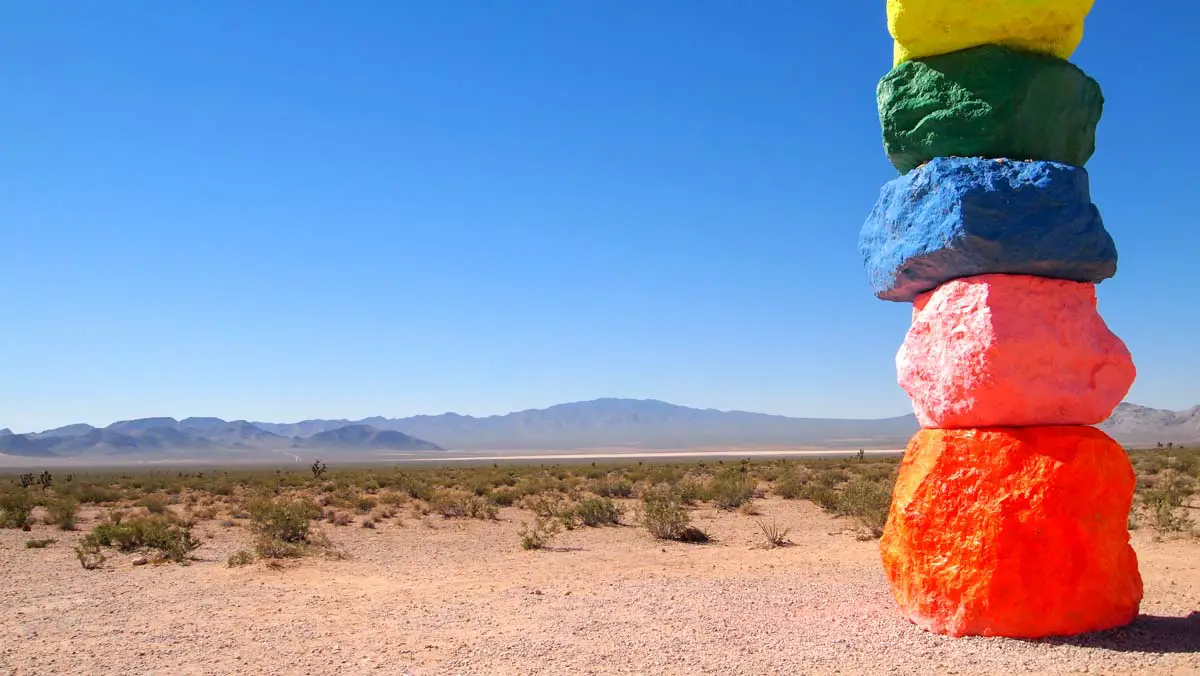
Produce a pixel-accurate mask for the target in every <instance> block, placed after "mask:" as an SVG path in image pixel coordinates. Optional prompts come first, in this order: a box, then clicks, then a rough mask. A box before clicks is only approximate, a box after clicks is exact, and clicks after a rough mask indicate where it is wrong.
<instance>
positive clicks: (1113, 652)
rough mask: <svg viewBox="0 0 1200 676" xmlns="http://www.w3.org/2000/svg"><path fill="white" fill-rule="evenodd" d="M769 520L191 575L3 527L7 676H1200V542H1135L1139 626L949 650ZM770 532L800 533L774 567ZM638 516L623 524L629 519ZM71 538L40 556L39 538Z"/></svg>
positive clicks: (849, 540)
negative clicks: (535, 547) (658, 536)
mask: <svg viewBox="0 0 1200 676" xmlns="http://www.w3.org/2000/svg"><path fill="white" fill-rule="evenodd" d="M756 504H757V505H758V507H759V509H760V510H761V511H762V512H763V513H764V514H765V517H753V516H746V515H743V514H738V513H736V512H717V511H714V510H712V509H703V510H699V511H697V512H695V513H694V515H693V517H694V520H695V522H696V523H697V524H698V525H700V526H701V527H703V528H704V529H705V530H707V531H708V532H710V533H711V534H712V535H713V536H714V537H715V538H716V541H715V542H713V543H710V544H704V545H695V544H684V543H677V542H661V541H656V540H652V539H651V538H650V537H649V536H648V535H647V534H646V532H645V531H644V530H643V529H640V528H636V527H633V526H621V527H608V528H580V529H577V530H573V531H567V532H564V533H562V534H561V535H559V536H558V538H557V539H556V540H555V542H554V546H555V547H556V549H555V550H552V551H524V550H522V549H521V548H520V545H519V541H518V536H517V530H518V527H519V525H520V523H521V521H524V520H528V519H529V518H530V517H531V515H530V513H529V512H525V511H521V510H517V509H512V508H508V509H503V510H501V512H500V518H499V520H497V521H474V520H450V519H443V518H441V517H438V516H425V517H421V518H417V517H414V516H413V515H412V514H409V513H408V512H405V513H404V514H403V516H402V517H399V516H398V517H395V518H392V519H388V520H386V521H382V522H380V523H379V525H378V527H377V528H375V529H373V530H371V529H366V528H362V527H360V526H359V525H358V522H355V523H354V525H352V526H348V527H337V526H333V525H330V524H327V523H322V524H321V526H320V528H321V529H322V530H324V531H325V532H326V533H327V534H328V535H329V537H330V539H331V540H332V541H333V542H334V544H335V545H337V546H338V547H339V548H341V549H342V550H343V551H345V552H346V553H347V554H348V555H349V558H347V559H345V560H332V559H324V558H306V559H301V560H298V561H290V562H288V563H286V564H284V565H283V567H282V568H273V567H270V566H268V565H266V564H264V563H263V562H257V563H254V564H252V565H249V566H244V567H239V568H229V567H227V566H226V559H227V557H228V556H229V555H230V554H231V553H233V552H234V551H236V550H238V549H240V548H243V547H247V546H248V545H249V543H250V541H251V537H250V534H249V533H248V532H246V529H245V528H244V526H243V525H242V522H239V523H238V525H235V526H226V525H222V522H219V521H206V522H201V523H200V524H198V525H197V526H196V527H195V528H194V532H195V533H196V534H198V535H199V536H200V537H201V538H202V539H203V541H204V545H203V546H202V547H201V548H200V549H198V550H197V551H196V552H195V556H196V558H197V560H195V561H193V562H192V563H190V564H189V565H178V564H169V563H168V564H154V563H151V564H149V565H140V566H135V565H133V560H134V555H122V554H117V553H115V552H110V553H109V556H110V558H109V560H108V561H107V562H106V563H105V565H104V567H103V568H102V569H101V570H97V571H87V570H84V569H82V568H81V566H80V565H79V563H78V562H77V561H76V558H75V556H74V554H73V552H72V550H71V545H72V544H73V543H74V542H75V541H76V540H78V538H80V537H81V536H82V534H83V532H84V531H86V530H88V529H90V527H91V525H93V524H94V522H95V519H96V518H97V516H96V515H88V514H86V513H85V514H84V519H83V520H81V522H80V525H79V528H80V530H79V531H77V532H72V533H64V532H61V531H58V530H55V529H53V527H50V526H42V525H38V526H34V528H33V531H32V532H22V531H19V530H2V531H0V571H2V573H3V576H4V579H5V581H6V584H4V585H3V587H0V598H2V599H3V608H4V612H3V615H2V617H3V619H2V620H0V632H2V636H3V639H4V640H3V641H0V671H2V672H3V673H6V674H131V673H137V674H143V673H145V674H366V673H370V674H656V675H657V674H876V673H878V674H1008V673H1045V674H1078V673H1093V674H1095V673H1103V674H1197V673H1200V612H1197V611H1198V610H1200V542H1197V541H1196V540H1194V539H1180V540H1169V541H1155V540H1154V537H1153V534H1152V533H1151V532H1149V531H1141V530H1139V531H1137V532H1135V535H1134V543H1135V547H1136V549H1137V551H1138V555H1139V558H1140V560H1141V570H1142V574H1143V577H1144V579H1145V589H1146V591H1145V600H1144V602H1143V605H1142V613H1143V615H1142V616H1141V617H1140V618H1139V619H1138V620H1137V621H1136V622H1135V623H1134V624H1133V625H1132V626H1130V627H1127V628H1123V629H1119V630H1114V631H1110V632H1105V633H1102V634H1096V635H1090V636H1085V637H1079V638H1071V639H1057V640H1047V641H1019V640H1008V639H999V638H966V639H951V638H946V637H942V636H935V635H931V634H927V633H925V632H923V631H921V630H919V629H917V628H915V627H914V626H912V625H910V624H909V623H908V622H906V621H905V620H904V619H902V618H901V617H900V616H899V615H898V613H897V611H896V608H895V606H894V604H893V602H892V599H891V597H890V594H889V591H888V588H887V585H886V582H885V580H884V578H883V573H882V570H881V566H880V562H879V554H878V542H877V541H875V540H866V541H863V540H859V539H858V538H857V537H856V535H855V530H854V528H853V525H852V524H851V523H850V522H848V521H846V520H842V519H836V518H833V517H830V516H828V515H826V514H824V513H823V512H821V510H820V509H818V508H817V507H816V506H814V505H813V504H812V503H810V502H807V501H782V500H776V499H770V500H761V501H757V502H756ZM756 518H766V519H767V520H771V519H772V518H774V519H775V520H776V521H777V522H778V523H781V524H787V525H789V526H791V528H792V530H791V534H790V536H789V539H790V540H791V541H792V543H793V544H792V546H787V547H782V548H772V549H768V548H765V547H763V545H762V536H761V534H760V532H759V530H758V527H757V526H756V524H755V519H756ZM626 520H627V521H630V520H631V517H630V516H627V517H626ZM34 537H38V538H43V537H44V538H56V539H57V542H56V543H55V544H53V545H51V546H49V547H47V548H45V549H26V548H25V546H24V543H25V541H26V540H28V539H30V538H34Z"/></svg>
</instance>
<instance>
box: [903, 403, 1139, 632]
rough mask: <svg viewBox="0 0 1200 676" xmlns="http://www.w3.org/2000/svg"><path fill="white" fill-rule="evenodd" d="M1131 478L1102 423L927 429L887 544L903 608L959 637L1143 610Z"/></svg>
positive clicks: (914, 449) (1119, 620)
mask: <svg viewBox="0 0 1200 676" xmlns="http://www.w3.org/2000/svg"><path fill="white" fill-rule="evenodd" d="M1134 480H1135V479H1134V473H1133V468H1132V466H1131V465H1130V463H1129V458H1128V456H1127V455H1126V453H1125V451H1124V449H1122V448H1121V446H1120V445H1118V444H1117V443H1116V442H1115V441H1113V440H1112V439H1111V438H1109V437H1108V435H1106V434H1104V433H1103V432H1101V431H1100V430H1098V429H1095V428H1093V427H1075V426H1040V427H1020V428H1003V427H994V428H978V429H957V430H939V429H926V430H921V431H920V432H918V433H917V434H916V436H914V437H913V438H912V440H911V441H910V442H909V444H908V451H907V453H906V454H905V456H904V461H903V462H902V464H901V466H900V474H899V477H898V479H897V481H896V488H895V490H894V492H893V495H892V507H891V512H890V514H889V516H888V521H887V526H886V527H885V529H884V533H883V539H882V541H881V542H880V549H881V553H882V556H883V565H884V570H885V571H886V573H887V576H888V579H889V580H890V581H891V585H892V592H893V594H894V596H895V597H896V600H897V602H899V604H900V607H901V610H902V612H903V613H904V614H905V615H906V616H907V617H908V618H909V619H910V620H912V621H913V622H914V623H916V624H917V625H918V626H921V627H923V628H925V629H927V630H929V631H932V632H936V633H940V634H950V635H952V636H964V635H980V636H1009V637H1020V638H1036V637H1043V636H1065V635H1073V634H1080V633H1084V632H1088V631H1097V630H1101V629H1108V628H1112V627H1117V626H1121V625H1124V624H1126V623H1128V622H1130V621H1132V620H1133V619H1134V617H1136V616H1137V612H1138V605H1139V604H1140V603H1141V598H1142V579H1141V576H1140V574H1139V573H1138V565H1137V556H1136V555H1135V554H1134V552H1133V549H1132V548H1131V547H1130V546H1129V532H1128V530H1127V519H1128V515H1129V509H1130V506H1131V504H1132V501H1133V489H1134Z"/></svg>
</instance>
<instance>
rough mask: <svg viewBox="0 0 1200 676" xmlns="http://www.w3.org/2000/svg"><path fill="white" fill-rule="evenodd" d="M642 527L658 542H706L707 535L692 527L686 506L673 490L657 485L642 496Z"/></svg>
mask: <svg viewBox="0 0 1200 676" xmlns="http://www.w3.org/2000/svg"><path fill="white" fill-rule="evenodd" d="M641 521H642V525H644V526H645V527H646V530H647V531H649V532H650V535H651V536H653V537H655V538H657V539H659V540H678V541H680V542H708V541H709V540H710V539H711V538H710V537H709V535H708V533H706V532H704V531H703V530H701V529H699V528H696V527H695V526H693V525H692V519H691V515H690V514H688V509H687V506H686V505H684V504H683V500H682V499H681V498H680V497H679V494H678V493H676V492H675V490H674V489H673V488H671V487H670V486H668V485H659V486H655V487H654V488H652V489H650V490H649V491H647V492H646V494H645V495H644V496H642V513H641Z"/></svg>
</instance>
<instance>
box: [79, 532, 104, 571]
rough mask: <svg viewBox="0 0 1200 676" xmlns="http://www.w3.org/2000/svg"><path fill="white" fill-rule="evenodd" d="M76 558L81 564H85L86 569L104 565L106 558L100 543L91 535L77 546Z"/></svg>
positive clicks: (94, 568)
mask: <svg viewBox="0 0 1200 676" xmlns="http://www.w3.org/2000/svg"><path fill="white" fill-rule="evenodd" d="M75 558H76V559H79V565H80V566H83V569H84V570H96V569H97V568H99V567H100V566H103V565H104V561H105V560H106V557H105V556H104V552H103V551H101V550H100V544H99V543H98V542H96V540H95V539H94V538H92V536H90V535H89V536H87V537H85V538H84V539H83V540H82V541H81V542H80V543H79V544H78V545H76V546H75Z"/></svg>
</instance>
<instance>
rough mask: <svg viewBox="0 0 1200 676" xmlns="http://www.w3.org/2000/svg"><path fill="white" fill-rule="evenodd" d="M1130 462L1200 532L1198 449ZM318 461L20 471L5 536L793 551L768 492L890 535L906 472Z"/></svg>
mask: <svg viewBox="0 0 1200 676" xmlns="http://www.w3.org/2000/svg"><path fill="white" fill-rule="evenodd" d="M1130 459H1131V461H1132V463H1133V466H1134V468H1135V470H1136V472H1137V477H1138V483H1137V497H1136V500H1135V502H1134V509H1133V510H1132V512H1131V514H1130V519H1129V525H1130V527H1131V528H1135V527H1139V526H1140V528H1142V529H1143V530H1152V531H1153V532H1154V533H1157V534H1160V535H1164V536H1165V535H1171V536H1174V537H1180V536H1184V537H1186V536H1189V535H1191V534H1195V533H1196V532H1197V525H1196V521H1197V519H1196V509H1197V507H1198V506H1200V505H1198V504H1197V502H1198V500H1197V495H1198V494H1200V448H1185V447H1181V446H1179V445H1178V444H1173V445H1171V446H1170V447H1168V445H1167V444H1165V443H1164V444H1163V447H1162V448H1161V449H1159V448H1155V449H1149V450H1137V451H1131V452H1130ZM318 463H319V464H320V467H318V468H317V470H318V471H313V470H312V468H306V467H305V466H303V465H302V466H301V467H300V468H299V470H291V471H288V470H270V471H263V470H237V471H204V472H194V473H193V472H183V471H178V470H172V471H167V470H160V471H150V472H96V473H86V472H81V473H77V474H73V475H71V476H70V480H67V479H66V478H65V475H64V477H63V478H60V479H59V480H55V479H54V478H53V477H49V480H48V481H43V479H42V476H43V475H48V474H49V473H48V472H41V471H39V472H26V473H23V474H19V475H10V477H9V478H8V479H7V480H4V481H3V483H2V484H0V485H3V486H4V487H3V488H0V527H5V528H23V529H30V528H31V527H32V525H33V524H32V521H33V515H34V514H36V513H40V510H39V512H34V510H35V508H37V507H38V505H40V506H41V507H44V509H45V517H44V521H45V522H46V523H47V524H53V525H56V526H58V527H59V528H62V529H64V530H70V529H73V528H75V527H76V525H77V521H78V519H79V518H80V517H79V514H80V510H81V506H82V510H83V512H84V518H86V519H88V520H94V522H95V527H94V528H93V529H92V530H91V531H90V532H89V534H88V535H86V536H85V537H84V538H83V539H82V541H81V542H80V545H79V547H78V548H77V555H78V556H80V563H81V565H85V567H87V566H93V567H99V566H101V565H103V563H104V560H103V559H104V553H103V549H104V548H105V547H113V548H116V549H118V550H122V551H127V552H128V551H146V552H151V553H153V554H154V555H155V556H156V557H157V558H158V559H160V560H169V561H186V560H187V559H188V557H189V555H190V552H192V551H194V549H195V548H196V547H198V546H199V541H197V540H196V539H195V538H193V537H192V536H191V529H190V524H191V523H193V522H196V523H199V522H204V521H214V522H217V521H218V520H220V519H224V521H219V523H221V525H225V526H227V527H236V526H238V525H239V524H241V525H244V526H246V530H247V531H248V532H250V533H252V535H253V539H252V540H251V542H250V543H248V544H249V545H250V548H249V549H247V550H243V551H242V552H239V554H243V553H244V554H246V555H249V556H251V557H254V558H257V557H261V558H264V559H274V558H292V557H296V556H305V555H308V554H309V553H317V552H323V553H324V554H326V555H330V556H337V553H336V550H333V549H332V548H328V547H327V545H328V540H327V538H325V537H324V535H323V534H321V532H320V530H319V528H317V527H316V526H314V524H313V522H314V520H324V521H326V522H328V523H330V524H333V525H337V526H346V525H355V526H359V525H361V526H362V527H363V528H367V529H370V528H380V527H382V526H383V525H384V524H385V523H386V520H387V519H392V518H395V517H396V516H398V515H399V514H400V513H402V514H404V515H405V516H406V517H409V516H410V515H411V518H415V519H421V520H422V523H424V524H425V525H426V526H427V527H436V526H435V522H433V521H430V520H429V519H428V517H427V516H426V515H429V514H435V515H438V516H441V517H443V518H447V519H482V520H491V519H496V518H498V517H499V511H500V509H501V508H505V509H512V510H514V511H515V510H521V511H524V512H526V513H532V516H534V517H536V518H534V519H533V520H532V521H531V522H526V523H525V524H524V525H523V526H522V528H521V536H520V537H521V543H522V546H523V547H524V546H527V545H526V543H528V546H529V548H532V549H538V548H543V547H546V546H548V543H549V542H550V541H552V539H553V538H554V537H555V535H556V534H558V533H560V532H561V531H562V530H563V529H574V528H579V527H599V526H606V525H617V524H620V523H621V521H622V519H623V512H626V511H628V510H629V509H630V508H634V509H635V511H636V519H637V520H636V523H638V524H639V525H641V526H642V527H644V528H645V529H646V531H647V532H648V533H649V534H650V535H651V536H652V537H654V538H656V539H662V540H676V541H692V542H694V541H704V540H706V539H707V538H708V534H707V533H705V532H704V531H703V530H700V529H698V528H696V527H695V526H694V525H693V518H692V512H693V510H711V509H719V510H727V511H734V510H736V511H737V512H738V515H737V516H733V517H732V518H745V519H747V520H748V521H749V520H753V522H754V523H757V526H758V529H759V530H760V531H762V537H763V539H764V540H765V541H766V543H767V545H768V546H779V545H781V544H785V543H786V542H787V536H788V530H789V529H788V528H787V527H786V526H784V525H781V524H776V523H775V521H774V520H773V519H772V518H770V517H767V518H758V514H759V513H760V511H759V510H760V509H761V508H762V504H763V503H761V502H760V501H758V500H756V498H758V497H761V496H762V495H763V494H764V493H765V492H769V493H770V494H773V495H776V496H779V497H781V498H784V499H787V500H808V501H811V502H812V503H814V504H816V505H817V506H819V507H820V508H822V509H823V510H825V511H827V512H829V513H831V514H833V515H836V516H838V517H841V518H845V519H847V521H848V522H853V523H854V524H855V526H856V527H857V528H858V530H859V531H860V533H861V537H879V535H880V534H881V532H882V529H883V527H884V525H885V523H886V519H887V514H888V509H889V507H890V503H891V489H892V485H893V483H894V481H895V474H896V469H897V460H896V459H894V458H878V457H874V456H867V455H865V454H859V455H858V456H854V455H851V456H850V457H848V458H844V459H830V460H807V459H806V460H769V461H755V462H746V461H743V462H738V463H726V462H721V461H717V462H709V463H705V462H695V463H661V464H653V463H646V462H638V463H630V464H626V465H603V464H599V465H597V464H591V465H590V466H585V465H570V464H563V465H514V466H511V467H500V466H487V467H453V468H428V469H414V468H405V469H403V470H401V469H386V468H374V469H338V470H329V469H327V468H325V467H324V463H323V462H320V461H318ZM760 487H761V489H760ZM147 513H148V514H147ZM518 520H519V519H518ZM395 523H396V524H397V525H402V521H396V522H395ZM47 539H48V538H47ZM40 541H41V540H30V542H31V543H32V542H40ZM35 546H36V545H30V547H31V548H32V547H35ZM251 550H253V551H251ZM232 558H233V557H231V560H232ZM241 558H244V557H241V556H239V557H238V559H239V560H240V559H241ZM231 565H240V564H231Z"/></svg>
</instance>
